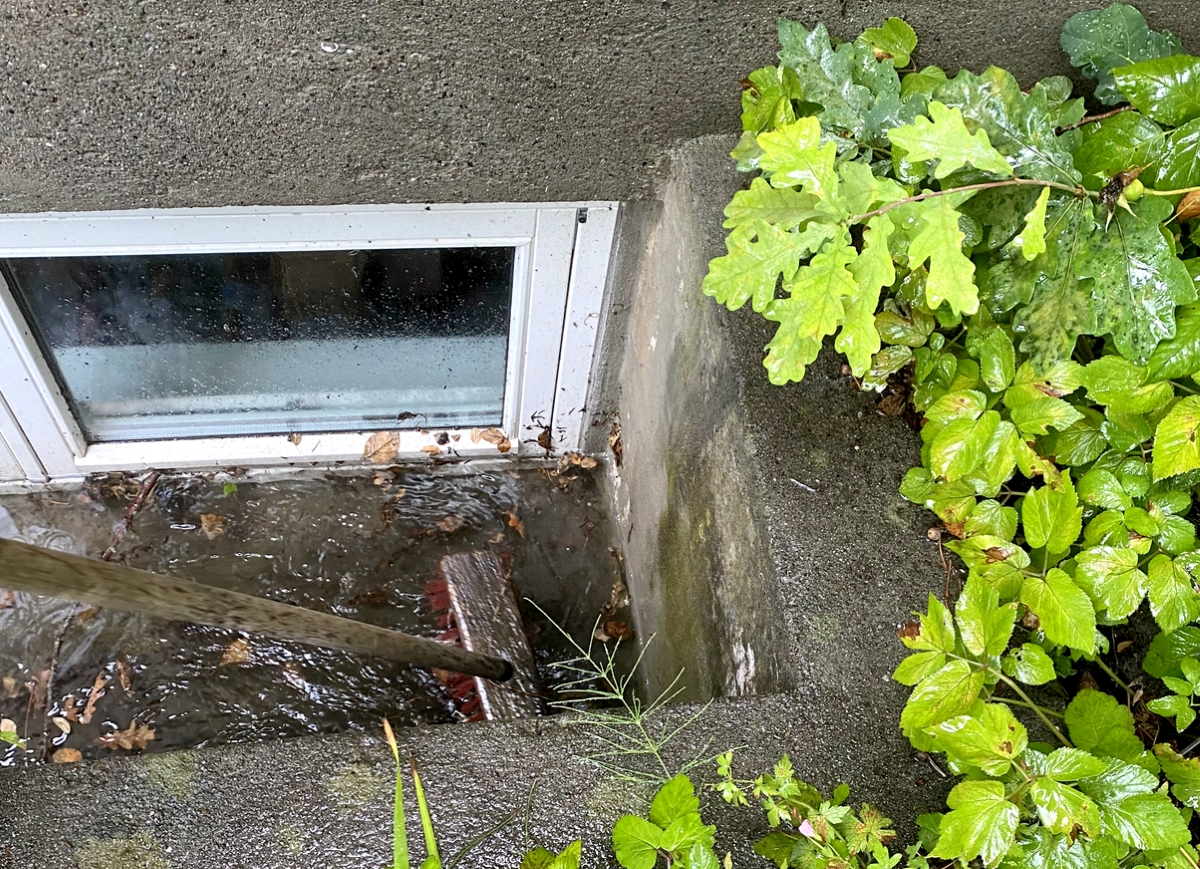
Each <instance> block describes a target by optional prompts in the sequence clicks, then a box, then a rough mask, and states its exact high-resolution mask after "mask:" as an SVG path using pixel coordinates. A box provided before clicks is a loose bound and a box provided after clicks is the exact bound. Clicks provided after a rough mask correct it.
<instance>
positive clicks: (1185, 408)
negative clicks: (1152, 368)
mask: <svg viewBox="0 0 1200 869" xmlns="http://www.w3.org/2000/svg"><path fill="white" fill-rule="evenodd" d="M1197 430H1200V396H1196V395H1189V396H1188V397H1187V398H1184V399H1181V400H1180V402H1179V403H1178V404H1176V405H1175V406H1174V407H1172V408H1171V411H1170V413H1168V414H1167V415H1166V416H1165V417H1163V419H1162V421H1161V422H1160V423H1159V424H1158V428H1157V429H1156V430H1155V433H1154V479H1155V480H1161V479H1163V478H1164V477H1172V476H1175V475H1176V474H1184V473H1187V472H1188V471H1192V470H1195V469H1196V468H1200V443H1198V442H1197V441H1198V439H1197Z"/></svg>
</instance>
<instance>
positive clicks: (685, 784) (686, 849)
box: [612, 775, 717, 869]
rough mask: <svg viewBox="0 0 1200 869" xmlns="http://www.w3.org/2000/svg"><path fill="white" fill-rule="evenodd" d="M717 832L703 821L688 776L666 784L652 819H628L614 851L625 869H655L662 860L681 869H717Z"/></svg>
mask: <svg viewBox="0 0 1200 869" xmlns="http://www.w3.org/2000/svg"><path fill="white" fill-rule="evenodd" d="M715 833H716V828H715V827H712V826H708V825H706V824H705V823H704V822H703V821H702V820H701V819H700V800H699V799H698V798H697V797H696V792H695V786H694V785H693V784H692V782H691V779H689V778H688V777H687V776H686V775H678V776H675V778H673V779H671V780H670V781H668V782H667V783H666V784H664V785H663V786H662V787H661V788H660V789H659V791H658V793H657V794H656V795H655V797H654V801H653V802H651V804H650V818H649V820H647V819H646V818H641V817H638V816H637V815H625V816H624V817H622V818H621V819H620V820H618V821H617V823H616V826H614V827H613V832H612V843H613V851H614V853H616V855H617V862H618V863H620V864H621V865H622V866H623V867H625V869H653V867H654V866H655V865H656V864H657V863H658V861H659V857H660V856H662V858H663V859H664V860H665V861H666V865H667V866H677V867H679V869H707V867H710V866H711V867H715V866H717V857H716V855H715V854H714V853H713V850H712V848H713V836H714V834H715Z"/></svg>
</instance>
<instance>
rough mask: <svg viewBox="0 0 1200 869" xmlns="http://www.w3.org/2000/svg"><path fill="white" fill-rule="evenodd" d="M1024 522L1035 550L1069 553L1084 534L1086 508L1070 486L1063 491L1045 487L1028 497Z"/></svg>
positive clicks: (1022, 515)
mask: <svg viewBox="0 0 1200 869" xmlns="http://www.w3.org/2000/svg"><path fill="white" fill-rule="evenodd" d="M1021 521H1022V522H1023V523H1024V525H1025V539H1026V541H1028V543H1029V545H1030V546H1031V547H1033V548H1034V549H1040V548H1041V547H1043V546H1044V547H1046V548H1047V549H1048V550H1049V551H1051V552H1066V551H1067V550H1068V549H1069V548H1070V547H1071V544H1072V543H1074V542H1075V541H1076V539H1078V537H1079V535H1080V533H1081V532H1082V531H1083V507H1081V506H1080V505H1079V499H1078V498H1077V497H1076V495H1075V489H1074V488H1073V487H1072V486H1071V485H1070V484H1069V482H1068V484H1067V485H1066V486H1063V487H1062V488H1059V489H1053V488H1051V487H1049V486H1042V487H1041V488H1038V489H1032V490H1030V491H1029V492H1028V493H1027V494H1026V495H1025V500H1024V503H1023V504H1022V506H1021Z"/></svg>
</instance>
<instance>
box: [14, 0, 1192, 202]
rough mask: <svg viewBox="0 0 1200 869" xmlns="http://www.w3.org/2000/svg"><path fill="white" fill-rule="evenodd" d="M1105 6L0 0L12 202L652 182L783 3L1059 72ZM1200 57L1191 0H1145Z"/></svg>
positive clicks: (493, 193)
mask: <svg viewBox="0 0 1200 869" xmlns="http://www.w3.org/2000/svg"><path fill="white" fill-rule="evenodd" d="M1103 5H1107V4H1106V3H1105V2H1103V0H1068V2H1063V0H1060V2H1055V3H1045V2H1040V0H1013V2H1007V3H976V2H958V3H947V2H945V0H866V2H858V0H856V2H853V3H850V2H847V0H808V2H797V0H653V2H651V0H607V2H605V0H560V2H552V0H530V2H522V3H517V2H512V0H398V2H378V0H290V2H287V3H278V2H269V0H241V2H236V3H230V2H216V0H171V2H165V0H105V2H69V3H68V2H58V0H24V2H20V3H17V2H8V3H4V4H2V5H0V118H2V119H3V123H0V154H3V155H4V159H3V160H2V161H0V210H7V211H41V210H49V209H63V210H80V209H98V208H132V207H141V206H164V207H165V206H185V205H243V204H322V203H323V204H333V203H352V202H353V203H357V202H409V201H425V200H437V201H464V200H465V201H515V200H523V201H539V200H558V201H568V200H581V199H622V200H628V199H638V198H646V197H647V196H648V195H649V194H650V192H651V191H652V189H653V187H654V184H655V182H656V177H655V173H656V170H657V169H658V168H660V167H661V166H662V164H663V160H664V158H665V155H666V152H667V150H668V149H669V147H670V146H671V144H672V143H675V142H678V141H680V140H684V139H691V138H695V137H698V136H703V135H708V134H712V133H728V132H733V131H734V130H735V129H736V126H737V123H738V93H739V86H738V80H739V79H741V78H742V77H743V76H744V75H745V74H746V72H748V71H749V70H751V69H753V68H755V67H756V66H760V65H762V64H763V63H766V62H769V61H771V60H772V59H773V57H774V54H775V51H776V44H775V37H774V32H773V29H774V20H775V18H776V17H777V16H778V15H780V14H783V15H787V16H790V17H794V18H798V19H800V20H803V21H805V22H806V23H808V24H809V25H811V24H813V23H814V22H816V21H818V20H823V21H826V22H828V23H829V25H830V27H831V29H832V31H833V32H834V33H835V34H836V35H839V36H841V37H844V38H850V37H853V36H855V35H856V34H857V33H859V32H861V30H862V28H863V27H864V26H870V25H872V24H875V23H877V22H878V21H879V20H880V19H882V18H883V17H885V16H887V15H904V16H905V17H906V18H907V19H908V20H909V21H910V22H911V23H912V24H913V26H914V27H915V28H916V29H917V31H918V33H919V34H920V36H921V40H922V42H921V47H920V49H919V51H918V59H919V60H920V61H921V62H923V63H939V64H942V65H945V66H947V67H949V68H958V67H961V66H969V67H972V68H975V69H979V68H982V67H984V66H986V65H987V64H989V63H998V64H1003V65H1007V66H1010V67H1012V68H1015V69H1016V70H1018V75H1019V77H1020V78H1021V79H1022V80H1023V81H1024V82H1032V81H1033V80H1034V79H1036V78H1038V77H1041V76H1043V75H1047V74H1050V73H1057V72H1064V71H1066V66H1065V61H1064V59H1063V56H1062V54H1061V52H1060V51H1059V49H1058V45H1057V39H1058V33H1059V30H1060V28H1061V25H1062V22H1063V20H1064V19H1065V18H1066V17H1067V16H1068V15H1069V14H1071V13H1072V12H1075V11H1078V10H1080V9H1084V8H1088V7H1097V6H1103ZM1138 5H1139V6H1140V7H1141V8H1142V10H1143V11H1144V12H1145V13H1146V15H1147V16H1148V18H1149V19H1150V22H1151V24H1152V25H1154V26H1157V27H1164V26H1170V27H1171V28H1172V29H1174V30H1175V31H1176V32H1178V33H1179V34H1180V35H1181V36H1182V37H1183V39H1184V43H1185V44H1186V45H1190V46H1192V48H1193V49H1194V50H1200V17H1197V16H1196V15H1194V14H1193V13H1194V6H1195V4H1194V2H1192V0H1142V2H1140V3H1139V4H1138Z"/></svg>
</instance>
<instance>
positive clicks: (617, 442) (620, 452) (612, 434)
mask: <svg viewBox="0 0 1200 869" xmlns="http://www.w3.org/2000/svg"><path fill="white" fill-rule="evenodd" d="M608 448H609V449H610V450H612V454H613V459H614V460H615V461H616V463H617V467H618V468H619V467H621V463H622V462H623V461H625V446H624V443H623V441H622V440H621V424H620V423H619V422H614V423H613V424H612V425H611V426H610V427H609V429H608Z"/></svg>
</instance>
